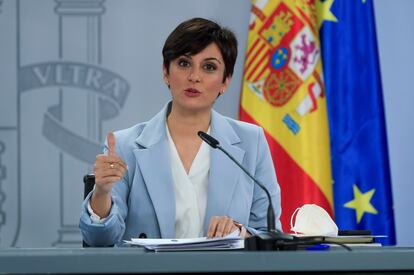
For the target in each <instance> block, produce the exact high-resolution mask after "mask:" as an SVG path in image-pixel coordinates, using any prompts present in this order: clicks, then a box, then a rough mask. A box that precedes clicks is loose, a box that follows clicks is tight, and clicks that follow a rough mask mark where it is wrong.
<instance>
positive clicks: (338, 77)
mask: <svg viewBox="0 0 414 275" xmlns="http://www.w3.org/2000/svg"><path fill="white" fill-rule="evenodd" d="M321 6H322V7H323V8H322V9H320V11H321V13H320V14H321V15H322V16H321V18H320V19H321V20H323V21H322V22H321V23H322V27H321V47H322V61H323V69H324V77H325V88H326V97H327V102H328V114H329V128H330V136H331V160H332V173H333V179H334V185H333V190H334V204H335V219H336V222H337V224H338V227H339V228H340V229H369V230H372V232H373V234H375V235H387V236H388V238H386V239H383V240H382V241H381V240H380V241H381V242H382V243H383V244H386V245H391V244H395V229H394V216H393V204H392V194H391V177H390V170H389V161H388V149H387V138H386V129H385V121H384V106H383V98H382V87H381V77H380V70H379V62H378V50H377V40H376V31H375V20H374V9H373V3H372V1H371V0H353V1H349V0H336V1H332V0H328V1H323V2H321Z"/></svg>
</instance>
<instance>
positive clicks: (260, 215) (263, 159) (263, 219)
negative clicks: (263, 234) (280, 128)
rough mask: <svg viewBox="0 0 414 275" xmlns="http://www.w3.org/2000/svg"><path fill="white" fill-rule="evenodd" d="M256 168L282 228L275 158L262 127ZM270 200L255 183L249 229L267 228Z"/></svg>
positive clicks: (253, 230) (256, 231)
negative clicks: (270, 199) (272, 155)
mask: <svg viewBox="0 0 414 275" xmlns="http://www.w3.org/2000/svg"><path fill="white" fill-rule="evenodd" d="M256 158H257V159H256V168H255V171H254V177H255V178H256V179H257V180H258V181H259V182H260V183H261V184H262V185H264V186H265V187H266V188H267V190H269V193H270V196H271V198H272V204H273V208H274V212H275V218H276V229H278V230H282V226H281V223H280V215H281V201H280V187H279V183H278V181H277V178H276V172H275V168H274V164H273V160H272V157H271V154H270V150H269V145H268V143H267V140H266V138H265V135H264V131H263V129H262V128H261V127H260V130H259V134H258V142H257V155H256ZM268 205H269V200H268V198H267V195H266V193H265V191H263V189H262V188H261V187H259V186H258V185H257V184H255V185H254V192H253V201H252V207H251V211H250V217H249V224H248V226H247V230H248V231H249V232H250V233H252V234H256V233H258V231H266V230H267V208H268Z"/></svg>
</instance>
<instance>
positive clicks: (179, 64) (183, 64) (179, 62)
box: [178, 59, 190, 67]
mask: <svg viewBox="0 0 414 275" xmlns="http://www.w3.org/2000/svg"><path fill="white" fill-rule="evenodd" d="M178 66H180V67H188V66H190V62H188V61H187V60H184V59H181V60H178Z"/></svg>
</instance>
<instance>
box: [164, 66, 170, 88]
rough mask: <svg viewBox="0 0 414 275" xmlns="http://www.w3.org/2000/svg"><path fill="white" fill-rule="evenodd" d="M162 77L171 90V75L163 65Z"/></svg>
mask: <svg viewBox="0 0 414 275" xmlns="http://www.w3.org/2000/svg"><path fill="white" fill-rule="evenodd" d="M162 77H163V79H164V82H165V84H166V85H167V86H168V88H169V87H170V78H169V74H168V72H167V68H165V65H164V64H162Z"/></svg>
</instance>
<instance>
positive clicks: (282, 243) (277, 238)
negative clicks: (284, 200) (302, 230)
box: [197, 131, 296, 250]
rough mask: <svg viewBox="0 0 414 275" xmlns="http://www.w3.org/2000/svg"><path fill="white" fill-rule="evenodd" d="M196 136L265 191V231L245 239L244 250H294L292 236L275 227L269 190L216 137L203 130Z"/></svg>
mask: <svg viewBox="0 0 414 275" xmlns="http://www.w3.org/2000/svg"><path fill="white" fill-rule="evenodd" d="M197 134H198V136H199V137H200V138H201V139H202V140H203V141H204V142H206V143H207V144H208V145H210V146H211V147H212V148H214V149H219V150H220V151H222V152H223V153H224V154H226V155H227V157H229V158H230V159H231V160H232V161H233V162H234V163H235V164H236V165H237V166H239V167H240V169H242V170H243V172H244V173H245V174H246V175H247V176H249V178H251V179H252V180H253V181H254V182H255V183H256V184H257V185H258V186H259V187H260V188H262V189H263V191H264V192H265V193H266V196H267V199H268V201H269V206H268V208H267V232H263V233H259V234H256V235H254V236H252V237H248V238H246V239H245V249H246V250H284V249H289V250H295V249H296V245H294V244H293V243H290V244H289V242H292V241H293V240H294V237H293V236H292V235H289V234H284V233H282V232H280V231H278V230H277V229H276V226H275V212H274V210H273V204H272V198H271V196H270V193H269V190H267V188H266V187H265V186H264V185H263V184H261V183H260V182H259V181H258V180H256V179H255V178H254V177H253V176H252V175H251V174H250V173H249V172H248V171H247V170H246V168H244V167H243V166H242V165H241V164H240V163H239V162H238V161H237V160H236V159H235V158H234V157H233V156H232V155H231V154H229V153H228V152H227V151H226V150H225V149H223V147H221V146H220V143H219V141H218V140H217V139H215V138H213V137H212V136H210V135H209V134H207V133H204V132H203V131H198V133H197Z"/></svg>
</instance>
